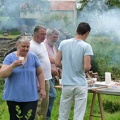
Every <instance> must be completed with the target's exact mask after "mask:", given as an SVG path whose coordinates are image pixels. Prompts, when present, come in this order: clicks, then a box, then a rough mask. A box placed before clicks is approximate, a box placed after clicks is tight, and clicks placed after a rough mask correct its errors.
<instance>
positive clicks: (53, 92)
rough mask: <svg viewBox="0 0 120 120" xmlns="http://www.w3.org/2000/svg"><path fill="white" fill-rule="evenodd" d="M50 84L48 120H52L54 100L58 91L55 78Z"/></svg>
mask: <svg viewBox="0 0 120 120" xmlns="http://www.w3.org/2000/svg"><path fill="white" fill-rule="evenodd" d="M49 82H50V91H49V105H48V111H47V115H46V120H50V117H51V112H52V107H53V104H54V100H55V98H56V96H57V94H56V89H55V88H54V78H52V79H51V80H50V81H49Z"/></svg>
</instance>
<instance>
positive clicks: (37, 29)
mask: <svg viewBox="0 0 120 120" xmlns="http://www.w3.org/2000/svg"><path fill="white" fill-rule="evenodd" d="M39 29H46V28H45V27H44V26H36V27H35V29H34V33H37V32H38V31H39Z"/></svg>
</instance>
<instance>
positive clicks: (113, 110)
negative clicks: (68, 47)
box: [0, 90, 120, 120]
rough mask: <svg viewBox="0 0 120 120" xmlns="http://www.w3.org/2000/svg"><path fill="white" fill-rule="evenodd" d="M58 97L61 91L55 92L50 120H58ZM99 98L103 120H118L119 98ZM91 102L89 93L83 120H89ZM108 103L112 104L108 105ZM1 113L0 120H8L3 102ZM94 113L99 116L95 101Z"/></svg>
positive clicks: (71, 116)
mask: <svg viewBox="0 0 120 120" xmlns="http://www.w3.org/2000/svg"><path fill="white" fill-rule="evenodd" d="M60 95H61V90H57V98H56V99H55V103H54V106H53V111H52V117H51V120H58V111H59V102H60ZM101 97H102V100H103V104H104V109H105V110H104V115H105V120H120V101H119V100H120V98H119V96H111V95H102V96H101ZM91 100H92V94H91V93H89V94H88V102H87V109H86V113H85V118H84V120H89V115H90V106H91ZM110 103H112V104H110ZM117 108H119V109H117ZM3 110H4V111H3ZM1 111H3V114H2V116H1V119H0V120H9V114H8V110H7V105H6V102H5V101H3V102H2V104H0V113H1ZM94 113H95V115H98V116H99V115H100V111H99V107H98V101H97V99H96V104H95V107H94ZM69 120H73V106H72V110H71V112H70V117H69ZM92 120H101V119H100V118H96V117H93V119H92Z"/></svg>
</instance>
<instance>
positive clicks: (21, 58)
mask: <svg viewBox="0 0 120 120" xmlns="http://www.w3.org/2000/svg"><path fill="white" fill-rule="evenodd" d="M19 60H21V61H22V64H23V62H24V57H21V56H19Z"/></svg>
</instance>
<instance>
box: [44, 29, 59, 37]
mask: <svg viewBox="0 0 120 120" xmlns="http://www.w3.org/2000/svg"><path fill="white" fill-rule="evenodd" d="M52 34H55V35H58V36H59V35H60V32H59V31H58V30H57V29H55V28H53V29H47V31H46V36H50V35H52Z"/></svg>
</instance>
